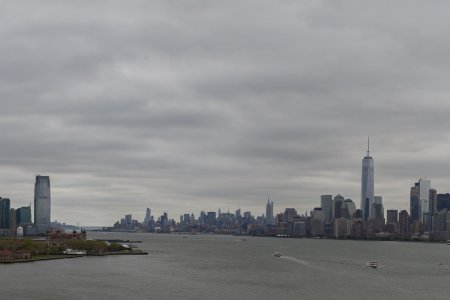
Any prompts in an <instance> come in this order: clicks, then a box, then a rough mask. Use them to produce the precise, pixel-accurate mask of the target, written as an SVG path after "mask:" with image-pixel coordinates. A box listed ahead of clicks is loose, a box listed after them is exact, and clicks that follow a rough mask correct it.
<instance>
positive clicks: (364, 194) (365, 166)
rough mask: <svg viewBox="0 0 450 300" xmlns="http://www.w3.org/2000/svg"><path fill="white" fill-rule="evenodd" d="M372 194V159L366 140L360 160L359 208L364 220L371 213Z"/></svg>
mask: <svg viewBox="0 0 450 300" xmlns="http://www.w3.org/2000/svg"><path fill="white" fill-rule="evenodd" d="M373 196H374V170H373V159H372V156H370V152H369V140H367V154H366V156H364V158H363V160H362V176H361V210H362V212H363V217H364V220H367V219H368V218H369V216H371V215H372V214H371V213H370V210H371V209H372V204H373Z"/></svg>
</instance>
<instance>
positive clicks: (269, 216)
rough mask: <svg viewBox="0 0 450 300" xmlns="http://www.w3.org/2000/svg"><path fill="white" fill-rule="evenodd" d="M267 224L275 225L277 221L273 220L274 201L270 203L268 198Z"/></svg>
mask: <svg viewBox="0 0 450 300" xmlns="http://www.w3.org/2000/svg"><path fill="white" fill-rule="evenodd" d="M266 224H267V225H275V220H274V218H273V201H272V202H270V199H269V198H267V204H266Z"/></svg>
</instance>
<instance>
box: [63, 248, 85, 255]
mask: <svg viewBox="0 0 450 300" xmlns="http://www.w3.org/2000/svg"><path fill="white" fill-rule="evenodd" d="M63 253H64V254H66V255H86V250H77V249H70V248H67V249H66V250H65V251H63Z"/></svg>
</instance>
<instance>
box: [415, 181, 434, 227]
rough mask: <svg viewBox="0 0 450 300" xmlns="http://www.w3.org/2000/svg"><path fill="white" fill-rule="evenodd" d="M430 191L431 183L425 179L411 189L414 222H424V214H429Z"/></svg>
mask: <svg viewBox="0 0 450 300" xmlns="http://www.w3.org/2000/svg"><path fill="white" fill-rule="evenodd" d="M430 189H431V181H430V180H425V179H419V181H418V182H416V183H414V186H413V187H411V193H410V214H411V219H412V221H416V220H419V221H421V222H423V214H427V213H428V209H429V201H430ZM433 200H434V199H433ZM433 202H434V201H433Z"/></svg>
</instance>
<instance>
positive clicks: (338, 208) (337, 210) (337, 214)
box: [331, 194, 345, 223]
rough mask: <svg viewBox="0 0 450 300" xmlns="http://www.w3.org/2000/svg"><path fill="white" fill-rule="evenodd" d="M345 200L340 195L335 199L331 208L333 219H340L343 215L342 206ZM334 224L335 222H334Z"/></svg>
mask: <svg viewBox="0 0 450 300" xmlns="http://www.w3.org/2000/svg"><path fill="white" fill-rule="evenodd" d="M344 201H345V198H344V197H343V196H342V195H340V194H338V195H336V196H335V197H334V198H333V205H332V207H331V215H332V218H333V219H339V218H341V215H342V205H343V204H344ZM333 223H334V222H333Z"/></svg>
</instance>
